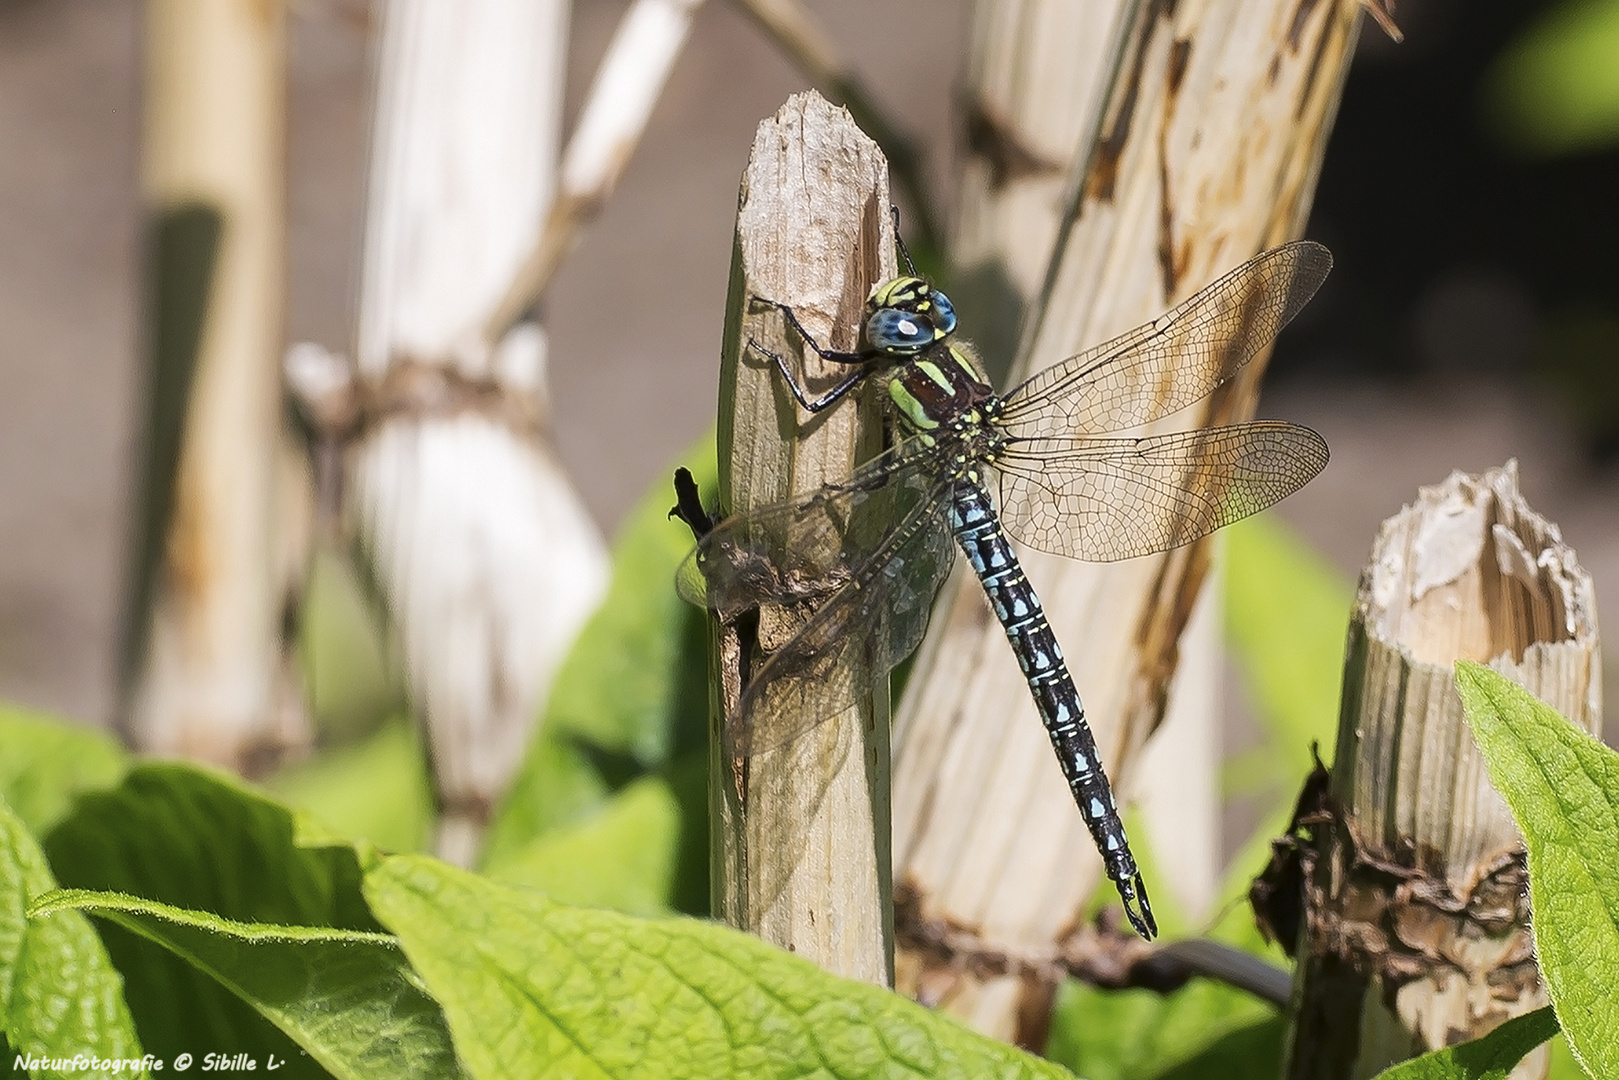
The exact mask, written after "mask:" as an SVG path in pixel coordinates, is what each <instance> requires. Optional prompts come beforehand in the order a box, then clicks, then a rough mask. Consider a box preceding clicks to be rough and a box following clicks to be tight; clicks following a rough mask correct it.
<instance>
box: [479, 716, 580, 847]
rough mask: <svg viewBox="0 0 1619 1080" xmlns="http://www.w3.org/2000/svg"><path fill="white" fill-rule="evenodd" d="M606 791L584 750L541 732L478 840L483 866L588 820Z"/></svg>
mask: <svg viewBox="0 0 1619 1080" xmlns="http://www.w3.org/2000/svg"><path fill="white" fill-rule="evenodd" d="M610 794H611V789H610V788H609V787H608V786H607V781H606V780H604V779H602V775H601V772H600V771H599V770H598V769H597V768H596V766H595V765H594V764H593V763H592V761H591V759H590V757H589V756H588V755H587V754H586V753H585V751H584V748H583V747H582V746H580V745H579V744H577V743H575V742H572V741H570V740H567V739H559V738H557V737H556V736H555V735H553V734H551V733H550V732H549V731H546V730H544V729H541V730H540V731H538V732H536V733H535V735H534V738H533V740H532V741H530V743H529V744H528V753H527V755H526V756H525V757H524V759H523V767H522V769H521V771H519V773H518V775H517V778H516V779H515V781H514V782H513V783H512V787H511V790H510V791H508V792H507V793H506V797H505V798H504V799H503V800H501V804H500V809H499V810H497V811H496V813H495V817H494V819H493V820H492V821H491V822H490V825H489V835H488V836H487V837H485V839H484V846H483V863H484V865H485V866H493V865H498V864H499V863H501V862H503V861H505V860H507V859H511V858H515V857H517V855H518V853H520V852H521V851H523V850H524V849H525V848H526V847H528V845H529V844H530V843H532V842H533V841H534V839H535V838H536V837H539V836H543V835H544V834H545V833H547V832H549V831H550V830H552V829H555V828H558V827H560V826H563V825H567V824H569V823H571V822H575V821H579V820H581V819H583V818H585V817H588V816H589V815H590V814H591V813H593V812H594V811H596V810H597V809H598V808H599V807H600V806H601V805H602V804H603V803H604V802H606V801H607V799H608V797H609V795H610Z"/></svg>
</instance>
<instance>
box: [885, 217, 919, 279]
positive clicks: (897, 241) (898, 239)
mask: <svg viewBox="0 0 1619 1080" xmlns="http://www.w3.org/2000/svg"><path fill="white" fill-rule="evenodd" d="M888 215H889V216H890V217H892V218H893V219H894V246H895V247H897V248H898V249H899V257H900V258H902V259H904V260H905V271H906V273H908V274H910V275H911V276H912V277H921V275H920V274H918V273H917V272H916V264H915V263H914V262H912V261H911V249H910V248H908V247H906V246H905V238H904V237H903V236H901V235H900V234H899V207H897V206H895V205H894V204H893V203H889V204H888Z"/></svg>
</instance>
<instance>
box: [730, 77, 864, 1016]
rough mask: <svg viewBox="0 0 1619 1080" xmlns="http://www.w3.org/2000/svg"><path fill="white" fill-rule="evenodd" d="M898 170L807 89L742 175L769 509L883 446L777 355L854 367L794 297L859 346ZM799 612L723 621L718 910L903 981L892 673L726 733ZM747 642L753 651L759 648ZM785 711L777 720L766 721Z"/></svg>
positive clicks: (757, 445) (819, 375)
mask: <svg viewBox="0 0 1619 1080" xmlns="http://www.w3.org/2000/svg"><path fill="white" fill-rule="evenodd" d="M894 273H895V269H894V246H893V235H892V232H891V225H890V217H889V195H888V172H887V166H886V164H885V162H884V161H883V157H882V154H881V152H880V151H879V150H878V149H877V146H876V144H875V143H873V142H872V141H871V140H870V139H868V138H866V137H865V136H864V135H863V134H861V132H860V130H859V129H858V128H856V127H855V125H854V123H853V121H851V120H850V119H849V115H848V113H846V112H844V111H843V110H842V109H837V108H834V107H833V106H831V105H829V104H828V103H827V102H826V101H825V100H824V99H823V98H821V96H820V95H819V94H816V93H814V92H808V93H802V94H795V95H794V96H793V97H792V98H790V99H789V100H788V102H787V104H785V105H784V106H782V108H781V110H780V111H779V112H778V113H777V114H776V115H775V116H774V117H772V118H771V119H770V120H767V121H765V122H764V123H762V124H761V125H760V126H759V132H758V135H757V136H756V138H755V140H754V146H753V154H752V157H751V158H750V160H749V162H748V168H747V172H746V174H745V175H744V176H743V179H742V192H741V201H740V209H739V211H738V215H737V229H736V247H735V255H734V258H733V262H732V272H731V291H730V297H729V300H728V302H727V315H726V335H725V345H724V354H723V358H722V371H721V377H720V386H721V390H720V432H719V446H720V478H721V500H722V503H723V509H724V510H725V512H727V513H740V512H745V511H748V510H750V509H756V508H758V507H761V506H764V505H766V504H769V503H773V502H777V501H780V500H783V499H787V498H790V497H792V496H793V495H795V494H802V493H804V492H806V491H812V490H814V489H815V488H816V487H818V486H819V485H821V484H823V483H827V482H832V481H838V480H841V479H843V478H844V477H846V476H847V475H848V474H849V473H850V472H851V471H852V470H853V468H854V467H855V465H856V464H857V463H858V462H859V461H860V460H861V459H862V458H864V457H867V456H870V455H871V454H872V453H874V452H875V451H876V450H877V449H878V447H879V446H880V438H881V427H880V423H878V422H877V421H878V415H877V414H876V413H875V411H874V410H872V409H869V408H865V409H863V408H861V407H860V406H859V404H858V399H859V396H858V395H852V396H851V397H850V398H849V399H846V400H845V401H844V402H843V403H841V404H840V405H838V406H837V407H836V408H833V409H830V410H828V411H826V412H824V413H820V414H818V415H816V416H814V417H811V416H810V415H808V414H807V413H803V412H802V411H801V410H800V409H799V408H798V406H797V404H796V403H795V402H794V400H793V397H792V396H791V394H790V393H789V391H788V389H787V387H786V386H784V385H782V381H781V376H780V374H779V373H778V372H777V371H776V368H775V366H774V364H773V363H772V362H771V361H770V360H769V359H768V358H766V357H765V356H763V355H762V354H761V353H759V352H758V351H756V350H754V349H752V348H750V347H749V344H748V343H749V342H750V341H753V342H757V343H758V345H759V346H761V347H762V348H764V349H767V350H771V351H773V352H776V353H779V354H781V355H783V356H786V357H790V358H792V362H793V363H795V364H796V363H797V361H798V357H799V356H800V355H801V354H802V356H803V357H804V376H805V377H806V379H807V381H808V382H809V385H810V386H811V388H812V389H815V390H821V389H824V388H825V386H826V385H830V383H831V381H832V377H835V376H837V375H839V374H842V373H843V372H842V371H841V370H839V369H838V368H837V367H836V366H835V365H831V364H827V363H824V362H822V361H820V360H819V359H818V358H817V357H815V356H814V354H813V353H812V352H810V351H809V350H808V349H807V348H805V347H804V345H803V342H802V341H801V340H798V339H797V338H796V335H795V334H794V332H793V331H792V330H791V329H790V328H789V327H788V326H787V324H786V321H785V320H784V319H783V318H782V316H781V314H780V313H779V311H777V310H776V309H775V308H773V307H770V306H769V305H765V304H759V303H757V302H755V301H756V298H757V299H763V300H773V301H777V302H779V303H783V304H787V305H789V306H790V307H791V308H792V309H793V311H794V312H795V314H796V315H797V317H798V319H799V320H800V321H801V322H802V323H803V325H804V328H805V329H806V330H808V331H809V332H810V333H811V334H813V335H815V337H816V340H817V341H819V342H820V343H822V344H823V345H827V346H830V347H831V348H835V349H849V348H852V347H854V345H855V342H856V335H857V334H858V328H859V325H860V318H861V314H862V310H863V305H864V302H865V297H866V294H867V292H868V291H869V290H870V288H871V286H872V285H873V284H875V283H876V282H878V281H880V280H882V279H883V278H885V277H889V276H892V275H893V274H894ZM792 630H793V627H792V626H791V625H787V624H786V623H785V622H784V620H783V619H782V617H781V615H780V613H778V612H776V611H774V610H772V609H769V608H766V609H764V610H762V611H760V613H759V618H758V630H757V634H756V635H752V634H750V633H747V632H744V631H741V630H739V627H738V626H737V625H736V624H730V625H724V626H720V627H719V630H718V647H717V649H716V652H715V655H716V669H717V670H716V673H715V677H716V679H717V680H718V683H719V693H718V694H717V696H716V698H717V701H718V702H719V712H718V715H717V716H716V717H715V722H716V729H715V730H714V732H713V738H712V739H711V747H712V749H711V784H710V790H711V792H712V795H711V806H712V811H713V816H714V830H713V836H714V844H715V848H714V852H713V883H714V905H715V914H716V915H718V916H719V917H721V918H723V919H725V920H726V921H727V922H729V923H731V924H732V925H733V926H738V927H741V928H744V929H747V930H750V931H752V932H754V933H757V934H759V935H760V936H761V937H763V938H765V939H766V940H769V941H773V942H775V943H776V944H778V945H781V946H783V947H784V948H787V949H791V950H792V951H794V952H796V953H798V954H799V955H800V956H805V957H808V958H809V959H812V960H814V961H816V962H817V963H819V964H820V965H821V966H822V967H824V968H826V969H828V970H830V971H834V972H837V973H839V974H843V975H848V976H851V977H854V978H859V979H864V980H866V981H868V982H874V983H883V984H886V983H888V982H889V981H890V980H891V971H892V960H891V944H890V926H891V917H890V914H889V909H890V904H891V897H890V892H891V889H890V866H889V846H888V844H889V840H888V834H889V812H888V707H887V689H886V686H884V687H877V688H874V697H873V700H872V701H871V702H869V703H868V704H867V705H866V706H864V707H862V708H858V709H854V710H850V711H849V712H847V713H844V714H841V715H839V716H835V717H832V718H831V719H829V720H827V721H826V722H824V723H822V724H820V725H818V726H817V727H816V728H814V729H813V730H811V731H810V732H808V733H807V734H805V735H804V736H802V737H801V738H798V739H795V740H793V741H792V742H790V743H788V744H786V745H785V746H781V747H778V748H775V749H766V750H763V751H761V752H759V753H756V754H754V755H753V756H752V757H749V758H746V759H737V758H733V757H731V756H730V755H729V754H728V753H727V752H726V750H725V748H724V739H723V738H722V727H721V726H722V725H724V724H725V723H728V722H729V723H734V722H735V712H736V708H737V702H738V700H739V698H740V696H741V693H742V691H743V689H744V687H743V673H744V672H747V671H755V670H757V668H758V665H759V664H760V663H762V662H763V658H764V656H763V654H762V653H761V652H759V650H764V651H766V652H767V651H768V650H771V649H773V648H775V647H778V646H780V645H781V644H783V643H784V642H785V640H787V638H788V637H789V636H790V634H791V632H792ZM745 650H752V651H753V652H754V655H751V656H744V655H743V653H744V651H745ZM765 722H766V723H768V720H766V721H765Z"/></svg>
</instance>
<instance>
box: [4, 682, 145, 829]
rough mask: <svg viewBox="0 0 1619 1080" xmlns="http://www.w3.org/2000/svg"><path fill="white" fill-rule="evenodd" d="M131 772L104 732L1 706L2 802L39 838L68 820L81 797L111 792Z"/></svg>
mask: <svg viewBox="0 0 1619 1080" xmlns="http://www.w3.org/2000/svg"><path fill="white" fill-rule="evenodd" d="M128 767H129V758H128V756H127V755H126V754H125V753H124V751H123V749H122V748H121V747H120V746H119V745H118V744H117V743H116V742H114V741H113V740H112V739H109V738H108V737H107V736H106V735H104V734H103V733H101V732H99V731H92V730H90V729H89V728H86V727H83V726H82V725H79V724H74V723H72V722H70V721H67V720H63V719H59V718H57V717H53V716H47V715H45V714H44V713H37V712H32V711H29V710H27V709H21V708H18V707H17V706H15V705H0V799H4V800H5V801H6V802H7V803H8V804H10V806H11V809H12V812H13V813H15V814H16V815H17V816H18V817H19V818H21V819H22V820H23V823H24V824H25V825H27V826H28V830H29V831H30V832H32V833H33V834H34V835H35V836H44V835H45V834H46V833H47V832H49V831H50V829H51V826H52V825H55V824H56V823H57V822H58V821H60V820H61V819H62V818H64V817H66V816H67V812H68V808H69V807H70V806H72V804H73V799H74V798H75V797H76V796H77V795H78V794H79V793H80V792H83V791H95V790H98V789H100V788H108V787H111V786H112V785H114V784H116V783H117V782H118V778H119V777H120V776H122V775H123V774H124V770H125V769H127V768H128Z"/></svg>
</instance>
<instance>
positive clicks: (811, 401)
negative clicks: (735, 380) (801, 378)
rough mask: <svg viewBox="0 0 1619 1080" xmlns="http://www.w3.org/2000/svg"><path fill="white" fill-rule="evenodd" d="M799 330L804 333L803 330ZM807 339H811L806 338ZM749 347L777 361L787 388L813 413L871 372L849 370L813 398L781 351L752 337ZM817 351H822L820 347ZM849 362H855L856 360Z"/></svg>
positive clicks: (843, 393)
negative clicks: (768, 346) (772, 348)
mask: <svg viewBox="0 0 1619 1080" xmlns="http://www.w3.org/2000/svg"><path fill="white" fill-rule="evenodd" d="M782 310H783V311H786V310H787V309H786V308H783V309H782ZM788 317H789V318H791V317H792V316H791V315H790V314H789V316H788ZM793 325H794V326H797V325H798V323H797V321H796V320H795V321H794V323H793ZM799 332H800V333H803V331H802V330H800V331H799ZM805 340H809V339H807V338H806V339H805ZM814 344H815V342H813V341H810V345H811V346H814ZM748 348H750V349H752V350H753V351H754V352H756V353H758V354H759V355H760V356H764V357H768V358H769V359H771V360H773V361H775V364H776V370H777V371H779V372H781V378H782V381H783V382H785V383H786V384H787V389H789V390H791V391H792V392H793V397H795V398H797V399H798V403H799V404H800V405H802V406H804V408H805V409H806V410H807V411H809V412H812V413H818V412H820V411H821V410H822V409H824V408H826V407H827V406H828V405H831V404H832V403H833V402H835V401H838V400H839V399H840V398H842V397H843V396H844V395H845V394H847V393H848V392H849V391H850V390H853V389H854V388H855V386H856V385H858V384H859V382H860V380H861V379H864V378H865V377H866V376H867V375H868V374H870V372H868V371H866V370H865V369H864V368H857V369H855V370H854V371H851V372H849V374H848V375H846V376H844V377H843V380H842V381H841V382H839V383H838V385H836V386H834V387H833V388H832V389H830V390H828V391H827V392H826V393H824V394H822V395H821V396H820V397H818V398H812V397H810V396H809V392H808V391H807V390H805V389H804V388H803V387H802V386H800V385H798V380H797V379H795V378H793V373H792V372H791V371H790V370H789V369H788V367H787V361H786V359H785V358H784V357H783V356H782V355H781V354H780V353H775V352H771V351H770V350H769V349H767V348H765V347H764V346H763V345H761V344H759V343H758V342H757V341H754V340H753V339H752V338H749V339H748ZM816 351H817V352H820V350H819V349H817V350H816ZM822 355H823V356H824V355H826V354H824V353H822ZM845 355H849V356H854V355H857V354H855V353H848V354H845ZM848 362H849V363H853V362H854V361H848ZM862 362H863V361H862Z"/></svg>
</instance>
